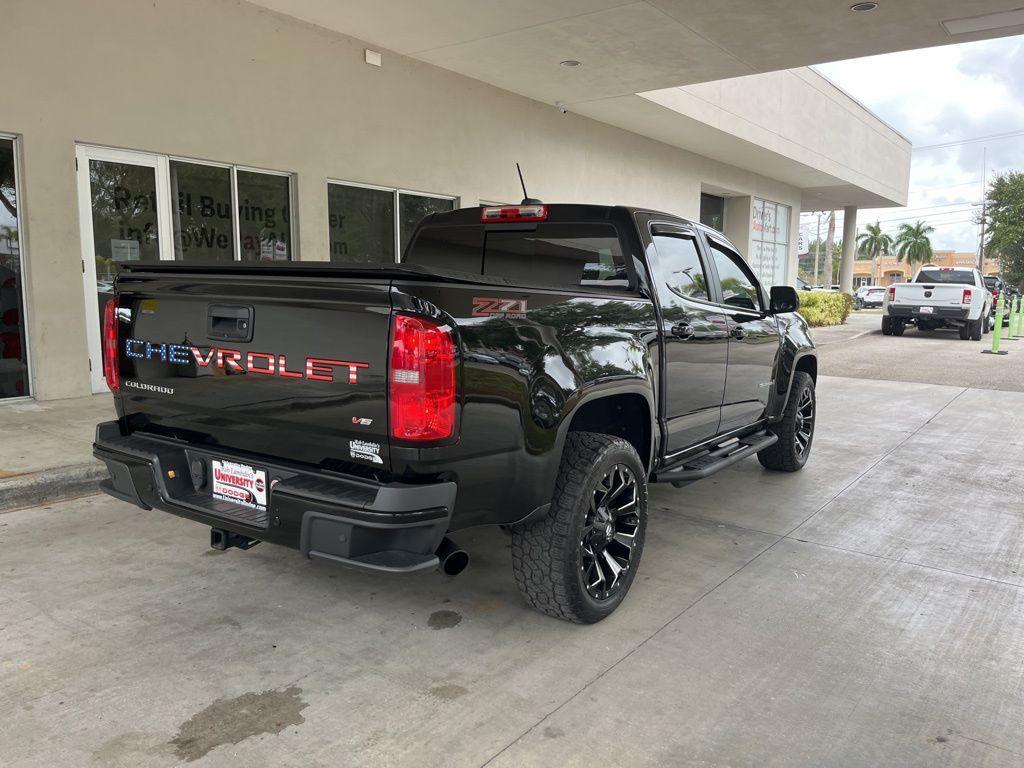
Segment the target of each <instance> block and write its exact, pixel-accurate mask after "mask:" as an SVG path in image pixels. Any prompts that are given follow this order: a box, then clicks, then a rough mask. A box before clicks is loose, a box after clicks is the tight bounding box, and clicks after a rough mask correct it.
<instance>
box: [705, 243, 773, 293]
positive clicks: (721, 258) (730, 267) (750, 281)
mask: <svg viewBox="0 0 1024 768" xmlns="http://www.w3.org/2000/svg"><path fill="white" fill-rule="evenodd" d="M708 245H709V246H710V247H711V257H712V258H713V259H714V260H715V268H716V269H717V270H718V279H719V280H720V281H721V284H722V296H723V297H724V299H725V303H726V304H729V305H731V306H734V307H740V308H742V309H752V310H755V311H757V310H759V309H760V308H761V297H760V296H759V295H758V292H757V281H756V280H755V279H754V276H753V275H752V274H751V272H750V269H749V268H747V265H746V264H744V263H743V259H741V258H740V256H739V254H737V253H735V252H733V251H731V250H729V249H727V248H726V247H725V246H722V245H719V244H718V243H717V242H715V241H714V240H711V239H709V240H708Z"/></svg>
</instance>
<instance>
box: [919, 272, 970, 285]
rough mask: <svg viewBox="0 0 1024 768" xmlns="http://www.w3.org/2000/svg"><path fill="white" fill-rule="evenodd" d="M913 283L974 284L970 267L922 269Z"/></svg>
mask: <svg viewBox="0 0 1024 768" xmlns="http://www.w3.org/2000/svg"><path fill="white" fill-rule="evenodd" d="M914 282H915V283H960V284H961V285H963V284H966V285H975V281H974V271H973V270H970V269H922V270H921V271H920V272H918V273H917V279H916V280H915V281H914Z"/></svg>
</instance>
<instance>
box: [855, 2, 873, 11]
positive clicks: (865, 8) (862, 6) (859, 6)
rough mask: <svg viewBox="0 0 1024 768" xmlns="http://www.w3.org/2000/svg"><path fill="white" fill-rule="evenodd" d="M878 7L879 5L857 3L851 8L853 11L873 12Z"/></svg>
mask: <svg viewBox="0 0 1024 768" xmlns="http://www.w3.org/2000/svg"><path fill="white" fill-rule="evenodd" d="M877 7H878V3H855V4H854V5H851V6H850V10H851V11H873V10H875V8H877Z"/></svg>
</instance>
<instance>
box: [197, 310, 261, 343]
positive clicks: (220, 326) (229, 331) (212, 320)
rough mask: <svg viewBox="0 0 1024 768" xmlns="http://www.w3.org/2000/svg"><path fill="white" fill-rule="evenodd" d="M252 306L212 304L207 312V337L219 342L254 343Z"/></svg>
mask: <svg viewBox="0 0 1024 768" xmlns="http://www.w3.org/2000/svg"><path fill="white" fill-rule="evenodd" d="M252 316H253V309H252V307H251V306H239V305H231V304H211V305H210V306H209V307H208V308H207V310H206V335H207V337H208V338H210V339H215V340H217V341H252Z"/></svg>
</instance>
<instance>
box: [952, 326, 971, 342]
mask: <svg viewBox="0 0 1024 768" xmlns="http://www.w3.org/2000/svg"><path fill="white" fill-rule="evenodd" d="M971 325H972V323H964V324H963V325H961V326H959V327H958V328H957V329H956V330H957V333H959V334H960V341H969V340H970V338H971Z"/></svg>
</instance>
